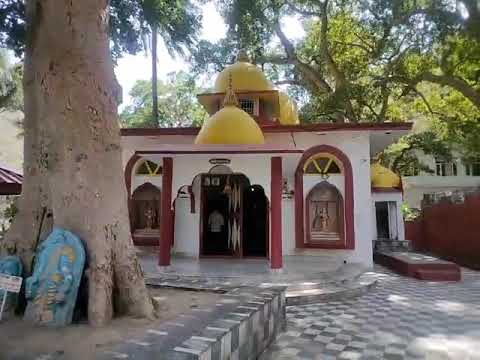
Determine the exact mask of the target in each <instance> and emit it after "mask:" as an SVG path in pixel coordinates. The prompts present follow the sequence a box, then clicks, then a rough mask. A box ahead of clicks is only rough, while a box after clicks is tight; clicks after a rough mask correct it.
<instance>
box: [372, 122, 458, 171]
mask: <svg viewBox="0 0 480 360" xmlns="http://www.w3.org/2000/svg"><path fill="white" fill-rule="evenodd" d="M419 151H421V152H422V153H423V154H425V155H433V156H436V157H441V158H444V159H446V160H448V159H450V158H451V156H452V155H451V148H450V147H449V146H448V144H447V142H446V141H443V140H441V139H440V138H439V136H438V134H436V133H435V132H434V131H432V130H429V131H423V132H420V133H416V134H410V135H407V136H404V137H402V138H401V139H400V140H399V141H398V142H397V143H395V144H393V145H391V146H389V147H388V148H387V149H386V150H384V151H383V152H382V153H381V154H380V155H379V160H380V162H381V164H382V165H384V166H386V167H388V168H390V169H392V170H393V171H394V172H395V173H397V174H400V175H403V176H409V175H413V173H415V172H418V171H423V172H427V173H432V172H433V169H430V168H429V167H428V165H426V164H424V163H422V162H421V161H420V160H419V158H418V152H419Z"/></svg>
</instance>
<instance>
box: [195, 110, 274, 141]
mask: <svg viewBox="0 0 480 360" xmlns="http://www.w3.org/2000/svg"><path fill="white" fill-rule="evenodd" d="M263 143H265V139H264V137H263V133H262V130H261V129H260V127H259V126H258V124H257V122H256V121H255V120H254V119H253V118H252V117H250V115H248V114H247V113H246V112H245V111H243V110H242V109H239V108H238V107H236V106H235V105H226V106H225V107H224V108H222V109H221V110H219V111H218V112H216V113H215V114H214V115H212V116H211V117H210V118H209V119H208V120H206V121H205V122H204V123H203V125H202V128H201V129H200V132H199V133H198V135H197V138H196V139H195V144H263Z"/></svg>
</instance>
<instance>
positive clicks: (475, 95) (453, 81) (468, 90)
mask: <svg viewBox="0 0 480 360" xmlns="http://www.w3.org/2000/svg"><path fill="white" fill-rule="evenodd" d="M421 81H428V82H431V83H435V84H438V85H442V86H449V87H451V88H453V89H455V90H457V91H458V92H460V93H461V94H462V95H463V96H465V97H466V98H467V99H468V100H470V101H471V102H472V104H473V105H475V106H476V107H477V108H479V109H480V92H479V91H477V90H476V89H474V88H473V87H472V86H470V85H469V84H468V83H467V82H466V81H465V80H463V79H461V78H459V77H456V76H453V75H434V74H432V73H430V72H426V73H423V74H421V75H420V76H418V77H417V79H416V81H415V83H418V82H421Z"/></svg>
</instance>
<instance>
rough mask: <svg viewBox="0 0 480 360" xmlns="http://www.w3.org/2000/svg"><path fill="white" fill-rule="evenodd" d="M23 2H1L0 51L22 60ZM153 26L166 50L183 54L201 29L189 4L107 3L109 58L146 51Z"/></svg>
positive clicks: (152, 0) (161, 0)
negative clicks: (11, 53)
mask: <svg viewBox="0 0 480 360" xmlns="http://www.w3.org/2000/svg"><path fill="white" fill-rule="evenodd" d="M24 24H25V5H24V1H23V0H0V47H7V48H10V49H12V50H14V51H15V53H16V54H17V56H21V55H22V53H23V50H24V46H25V29H24ZM151 24H155V25H156V27H157V29H158V31H159V33H160V34H161V36H162V38H163V40H164V42H165V45H166V47H167V49H169V50H170V51H172V52H173V51H175V52H180V53H181V52H182V47H190V46H192V45H193V44H194V43H195V41H196V36H197V32H198V30H199V29H200V25H201V16H200V10H199V8H198V7H197V6H196V5H195V3H194V2H193V1H190V0H176V1H166V0H110V37H111V40H112V48H111V50H112V55H113V57H114V58H119V57H121V56H122V54H124V53H129V54H136V53H138V52H140V51H142V50H147V48H148V45H147V41H146V39H145V35H147V34H149V33H150V31H151V29H150V25H151Z"/></svg>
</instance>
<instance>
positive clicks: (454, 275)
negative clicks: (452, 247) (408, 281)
mask: <svg viewBox="0 0 480 360" xmlns="http://www.w3.org/2000/svg"><path fill="white" fill-rule="evenodd" d="M414 277H415V278H417V279H419V280H427V281H460V279H461V278H462V274H461V272H460V269H451V270H448V269H445V270H438V269H418V270H417V271H415V273H414Z"/></svg>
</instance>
